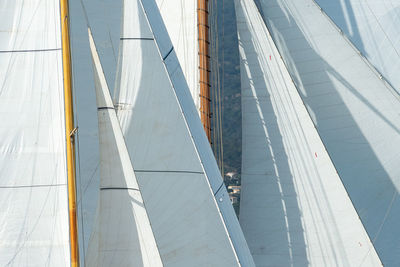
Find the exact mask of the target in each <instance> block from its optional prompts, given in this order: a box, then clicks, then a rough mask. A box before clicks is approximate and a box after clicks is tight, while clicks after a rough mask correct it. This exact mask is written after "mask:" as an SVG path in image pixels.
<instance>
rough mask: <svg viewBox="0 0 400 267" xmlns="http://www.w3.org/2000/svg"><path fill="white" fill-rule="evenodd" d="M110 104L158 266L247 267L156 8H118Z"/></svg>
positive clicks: (142, 4)
mask: <svg viewBox="0 0 400 267" xmlns="http://www.w3.org/2000/svg"><path fill="white" fill-rule="evenodd" d="M121 42H122V43H121V46H120V58H119V64H120V66H119V69H120V80H119V87H117V99H116V101H115V105H116V107H117V108H118V111H117V113H118V117H119V119H120V124H121V127H122V131H123V133H124V137H125V141H126V145H127V148H128V151H129V154H130V157H131V160H132V162H133V163H134V171H135V175H136V177H137V179H138V183H139V186H140V188H141V192H142V196H143V199H144V201H145V203H146V209H147V213H148V216H149V219H150V222H151V225H152V229H153V233H154V236H155V239H156V242H157V245H158V248H159V251H160V255H161V259H162V261H163V264H164V265H165V266H239V265H243V266H253V265H254V263H253V261H252V258H251V255H250V252H249V249H248V247H247V244H246V242H245V239H244V237H243V233H242V231H241V229H240V226H239V224H238V221H237V219H236V216H235V213H234V210H233V208H232V206H231V204H230V201H229V198H228V195H227V192H226V189H225V186H224V184H223V181H222V179H221V176H220V174H219V170H218V167H217V165H216V162H215V159H214V158H213V155H212V151H211V148H210V145H209V143H208V141H207V138H206V136H205V133H204V130H203V127H202V125H201V123H200V119H199V116H198V114H197V111H196V108H195V106H194V105H193V100H192V98H191V95H190V92H189V89H188V86H187V84H186V81H185V78H184V76H183V73H182V70H181V68H180V66H179V62H178V59H177V56H176V54H175V51H174V49H173V46H172V44H171V42H170V40H169V37H168V34H167V32H166V30H165V28H164V24H163V21H162V19H161V16H160V13H159V10H158V7H157V6H156V3H155V2H154V1H147V0H146V1H138V0H135V1H124V10H123V29H122V36H121Z"/></svg>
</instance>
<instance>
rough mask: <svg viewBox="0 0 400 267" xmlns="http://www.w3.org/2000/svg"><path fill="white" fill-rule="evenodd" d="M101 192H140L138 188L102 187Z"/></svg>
mask: <svg viewBox="0 0 400 267" xmlns="http://www.w3.org/2000/svg"><path fill="white" fill-rule="evenodd" d="M100 190H134V191H140V190H139V189H138V188H133V187H101V188H100Z"/></svg>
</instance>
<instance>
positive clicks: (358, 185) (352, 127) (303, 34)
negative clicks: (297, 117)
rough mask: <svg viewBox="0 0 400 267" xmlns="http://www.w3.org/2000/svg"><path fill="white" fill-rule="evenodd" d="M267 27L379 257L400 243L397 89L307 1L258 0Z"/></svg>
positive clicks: (390, 254)
mask: <svg viewBox="0 0 400 267" xmlns="http://www.w3.org/2000/svg"><path fill="white" fill-rule="evenodd" d="M259 2H260V7H261V10H262V12H263V18H264V21H265V23H266V24H267V27H268V28H269V29H270V31H271V34H272V36H273V39H274V41H275V43H276V45H277V47H278V49H279V51H280V53H281V55H282V57H283V60H284V62H285V65H286V66H287V68H288V70H289V73H290V75H291V78H292V79H293V80H294V82H295V84H296V86H297V88H298V91H299V93H300V96H301V97H302V99H303V101H304V103H305V105H306V106H307V109H308V111H309V112H310V114H312V119H313V122H314V125H315V127H316V129H317V130H318V133H319V135H320V137H321V139H322V141H323V142H324V144H325V146H326V148H327V150H328V152H329V155H330V156H331V159H332V161H333V163H334V164H335V167H336V169H337V171H338V173H339V175H340V177H341V179H342V181H343V184H344V186H345V187H346V190H347V192H348V194H349V196H350V198H351V200H352V202H353V204H354V206H355V208H356V210H357V212H358V214H359V216H360V217H361V220H362V222H363V224H364V226H365V229H366V230H367V232H368V235H369V236H370V239H371V240H372V242H373V243H374V246H375V249H376V251H377V253H378V254H379V257H380V259H381V260H382V263H383V264H385V265H388V266H397V265H398V264H399V263H400V262H399V258H398V257H395V256H394V255H396V254H397V251H398V249H399V247H400V238H399V236H400V228H399V227H398V223H397V222H398V220H399V219H400V215H399V214H400V198H399V189H400V179H399V177H400V169H399V168H398V165H399V163H400V162H399V161H400V156H399V155H400V154H399V151H398V149H396V148H397V147H398V146H399V145H400V119H399V115H398V110H399V109H400V101H399V95H398V93H396V92H395V89H394V88H392V87H391V86H390V85H388V84H387V83H385V81H383V80H381V79H380V77H379V74H378V73H377V72H376V71H375V70H374V69H373V68H372V67H371V65H370V64H369V63H368V62H367V61H366V60H365V59H364V58H363V57H362V56H360V55H359V53H358V51H357V50H356V49H355V48H354V46H352V45H351V44H350V43H349V42H348V40H347V39H346V38H345V36H343V35H342V34H341V32H340V31H339V30H338V28H337V27H335V26H334V24H333V23H332V21H331V20H330V19H329V17H327V16H326V15H325V13H324V11H323V10H321V9H320V7H319V6H318V5H317V4H316V3H315V2H314V1H311V0H299V1H296V2H289V1H283V0H261V1H259Z"/></svg>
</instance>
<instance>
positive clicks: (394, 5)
mask: <svg viewBox="0 0 400 267" xmlns="http://www.w3.org/2000/svg"><path fill="white" fill-rule="evenodd" d="M316 2H317V3H318V4H319V5H320V6H321V7H322V9H323V10H324V11H325V12H326V13H327V15H328V16H329V17H330V18H331V19H332V20H333V21H334V22H335V24H336V25H337V26H338V27H339V28H340V29H341V30H342V31H343V32H344V33H345V34H346V35H347V36H348V37H349V39H350V40H351V42H352V43H353V44H354V45H355V46H356V47H357V49H358V50H360V51H361V53H362V54H363V55H364V56H365V57H366V58H368V60H369V61H370V62H371V63H372V64H373V65H374V66H375V67H376V68H377V69H378V71H379V72H380V73H382V75H383V77H384V78H386V79H387V80H388V81H389V82H390V83H391V85H392V86H393V87H394V88H395V89H396V90H397V91H398V92H399V93H400V75H399V73H400V1H399V0H390V1H387V0H386V1H374V0H347V1H343V0H342V1H330V0H317V1H316Z"/></svg>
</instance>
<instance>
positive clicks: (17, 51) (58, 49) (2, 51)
mask: <svg viewBox="0 0 400 267" xmlns="http://www.w3.org/2000/svg"><path fill="white" fill-rule="evenodd" d="M60 50H61V48H44V49H23V50H0V53H27V52H48V51H60Z"/></svg>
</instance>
